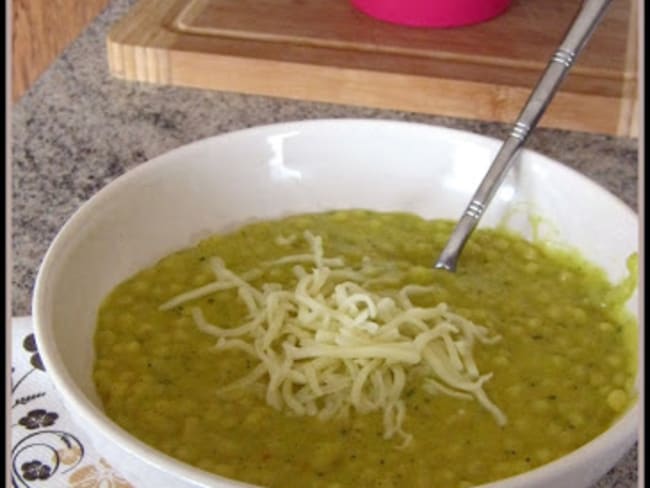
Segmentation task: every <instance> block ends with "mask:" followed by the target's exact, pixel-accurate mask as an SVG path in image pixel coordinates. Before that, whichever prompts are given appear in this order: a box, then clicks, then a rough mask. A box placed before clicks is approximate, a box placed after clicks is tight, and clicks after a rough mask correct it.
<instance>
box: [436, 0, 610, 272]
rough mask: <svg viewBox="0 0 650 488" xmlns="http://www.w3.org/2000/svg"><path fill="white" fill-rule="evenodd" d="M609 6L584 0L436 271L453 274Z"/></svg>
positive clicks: (607, 1)
mask: <svg viewBox="0 0 650 488" xmlns="http://www.w3.org/2000/svg"><path fill="white" fill-rule="evenodd" d="M611 2H612V0H585V1H584V2H583V3H582V6H581V8H580V11H579V12H578V14H577V15H576V17H575V19H574V20H573V23H572V24H571V27H570V28H569V31H568V33H567V34H566V36H565V38H564V41H563V42H562V44H560V47H559V48H558V49H557V51H556V52H555V54H553V57H552V58H551V60H550V61H549V63H548V66H547V67H546V70H545V71H544V74H543V75H542V77H541V78H540V79H539V81H538V82H537V86H536V87H535V89H534V90H533V92H532V94H531V95H530V97H529V98H528V101H527V102H526V105H524V108H523V109H522V111H521V113H520V114H519V118H518V119H517V122H516V123H515V125H514V127H513V128H512V130H511V131H510V134H509V136H508V138H507V139H506V140H505V141H504V143H503V145H502V146H501V149H500V150H499V152H498V154H497V155H496V157H495V158H494V161H493V162H492V164H491V166H490V168H489V169H488V172H487V173H486V175H485V177H484V178H483V181H481V184H480V185H479V187H478V189H477V190H476V193H474V196H473V197H472V200H471V201H470V203H469V205H468V206H467V208H466V209H465V212H464V213H463V215H462V217H461V218H460V220H459V221H458V223H457V224H456V228H455V229H454V231H453V232H452V234H451V236H450V237H449V240H448V241H447V244H446V245H445V248H444V249H443V250H442V253H441V254H440V257H439V258H438V261H437V262H436V264H435V268H438V269H445V270H447V271H452V272H453V271H456V263H457V261H458V258H459V256H460V253H461V251H462V250H463V247H464V246H465V243H466V242H467V239H468V238H469V236H470V234H471V233H472V232H473V231H474V228H475V227H476V225H477V224H478V221H479V219H480V218H481V215H482V214H483V211H484V210H485V208H486V207H487V206H488V204H489V203H490V200H492V197H493V196H494V194H495V193H496V191H497V189H498V188H499V186H500V185H501V183H502V182H503V179H504V178H505V176H506V173H507V172H508V169H509V168H510V166H511V165H512V163H513V161H514V160H515V157H516V156H517V154H518V153H519V151H520V150H521V148H522V147H523V145H524V144H525V142H526V140H527V139H528V135H529V134H530V132H531V130H533V129H534V128H535V126H536V125H537V122H538V121H539V119H540V118H541V117H542V115H543V114H544V112H545V111H546V107H548V105H549V104H550V103H551V100H552V99H553V96H554V95H555V92H556V91H557V89H558V87H559V86H560V84H561V83H562V81H563V80H564V78H565V76H566V75H567V73H568V72H569V70H570V69H571V66H572V65H573V62H574V61H575V59H576V57H577V56H578V54H579V53H580V51H582V48H583V47H584V46H585V44H586V43H587V40H588V39H589V37H590V36H591V34H592V33H593V31H594V30H595V28H596V26H597V25H598V23H599V22H600V20H601V19H602V17H603V14H604V13H605V10H606V9H607V7H608V6H609V4H610V3H611Z"/></svg>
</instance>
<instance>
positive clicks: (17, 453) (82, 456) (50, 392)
mask: <svg viewBox="0 0 650 488" xmlns="http://www.w3.org/2000/svg"><path fill="white" fill-rule="evenodd" d="M11 335H12V357H11V362H12V367H11V392H12V398H11V405H10V406H11V483H12V488H55V487H56V488H136V487H135V486H134V485H133V484H131V483H129V481H128V480H127V479H125V478H124V477H123V476H122V475H120V474H119V472H118V471H117V470H115V469H114V468H113V467H112V465H111V463H110V462H109V461H108V460H106V459H104V458H103V457H102V456H101V454H100V453H99V452H97V451H96V450H95V449H94V447H93V446H92V445H91V444H90V440H89V439H88V438H87V437H86V436H85V434H84V433H83V432H81V431H80V430H79V428H78V427H77V426H76V425H74V424H72V423H71V421H70V419H69V414H68V412H67V411H66V409H65V407H64V405H63V403H62V402H61V399H60V398H59V395H58V393H57V392H56V390H55V389H54V386H53V385H52V383H51V382H50V380H49V378H48V377H47V373H46V371H45V367H44V366H43V363H42V362H41V358H40V356H39V354H38V348H37V346H36V341H35V340H34V334H33V328H32V321H31V317H17V318H14V319H13V321H12V328H11Z"/></svg>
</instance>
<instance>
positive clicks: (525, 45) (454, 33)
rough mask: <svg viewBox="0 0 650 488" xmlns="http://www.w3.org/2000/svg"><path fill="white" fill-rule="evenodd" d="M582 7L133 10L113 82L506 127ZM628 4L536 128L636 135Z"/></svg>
mask: <svg viewBox="0 0 650 488" xmlns="http://www.w3.org/2000/svg"><path fill="white" fill-rule="evenodd" d="M579 3H580V0H545V1H544V2H539V1H538V0H514V2H513V5H512V7H511V9H510V10H509V11H508V12H507V13H506V14H505V15H503V16H501V17H499V18H497V19H495V20H493V21H490V22H486V23H483V24H478V25H476V26H470V27H466V28H462V29H447V30H437V29H412V28H406V27H401V26H395V25H391V24H386V23H382V22H378V21H376V20H374V19H371V18H369V17H366V16H365V15H363V14H361V13H360V12H358V11H356V10H355V9H354V8H352V7H351V6H350V5H349V4H348V3H347V2H346V1H344V0H336V1H327V2H326V1H323V0H239V1H237V2H232V1H230V0H156V1H154V0H140V2H139V3H138V4H137V5H136V6H135V7H134V8H133V10H132V11H131V12H129V14H128V15H127V16H126V17H125V18H123V19H121V21H120V22H118V23H117V24H116V25H115V26H114V27H113V29H112V30H111V31H110V33H109V37H108V46H109V48H108V54H109V56H108V57H109V66H110V69H111V72H112V73H113V74H114V75H115V76H118V77H120V78H123V79H127V80H137V81H148V82H153V83H162V84H176V85H184V86H192V87H199V88H208V89H217V90H224V91H233V92H241V93H250V94H261V95H270V96H279V97H287V98H294V99H306V100H316V101H325V102H333V103H344V104H351V105H363V106H371V107H378V108H389V109H398V110H406V111H416V112H424V113H432V114H437V115H447V116H454V117H463V118H473V119H481V120H490V121H501V122H513V121H514V119H515V118H516V116H517V114H518V112H519V110H520V108H521V106H522V105H523V103H524V102H525V100H526V98H527V96H528V94H529V93H530V90H531V89H532V87H533V85H534V83H535V82H536V81H537V79H538V77H539V76H540V74H541V71H542V70H543V69H544V67H545V65H546V63H547V61H548V59H549V58H550V56H551V54H552V53H553V51H554V50H555V48H556V47H557V44H558V43H559V41H560V40H561V38H562V36H563V34H564V32H565V30H566V29H567V27H568V26H569V24H570V23H571V20H572V18H573V16H574V14H575V12H576V11H577V9H578V6H579ZM636 18H637V17H636V3H635V0H619V1H617V2H614V3H613V4H612V7H610V10H609V11H608V13H607V15H606V17H605V19H604V21H603V23H602V24H601V26H600V27H599V29H598V30H597V31H596V33H595V34H594V36H593V37H592V39H591V41H590V43H589V45H588V46H587V48H586V49H585V52H584V53H582V55H581V57H580V58H579V59H578V62H577V63H576V66H575V67H574V68H573V70H572V72H571V74H570V76H569V77H568V78H567V80H566V81H565V83H564V84H563V86H562V89H561V91H560V93H558V95H557V96H556V99H555V100H554V102H553V103H552V104H551V106H550V107H549V110H548V111H547V113H546V114H545V116H544V117H543V119H542V120H541V122H540V125H541V126H546V127H557V128H562V129H570V130H581V131H586V132H598V133H607V134H617V135H624V136H636V127H637V124H636V114H637V111H636V108H635V107H636V100H637V67H636V60H637V56H636V52H637V51H636V49H637V47H636V43H637V31H636V23H637V20H636Z"/></svg>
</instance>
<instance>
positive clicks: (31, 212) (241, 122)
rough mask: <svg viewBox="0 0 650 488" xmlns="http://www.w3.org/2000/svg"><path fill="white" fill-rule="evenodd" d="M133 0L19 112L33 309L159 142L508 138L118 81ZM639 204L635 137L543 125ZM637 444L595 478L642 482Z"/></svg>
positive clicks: (18, 309)
mask: <svg viewBox="0 0 650 488" xmlns="http://www.w3.org/2000/svg"><path fill="white" fill-rule="evenodd" d="M133 3H134V1H133V0H114V1H113V2H112V3H111V4H110V5H109V7H108V8H107V9H106V11H104V12H103V13H102V14H101V15H100V16H99V17H98V18H97V19H96V20H95V21H94V22H93V23H92V24H91V25H90V26H89V27H88V29H86V31H85V32H84V33H83V34H82V35H81V36H80V37H79V38H78V39H77V40H76V41H75V42H74V43H73V44H72V45H71V46H70V47H69V48H68V49H67V50H66V51H65V52H64V53H63V55H62V56H61V57H60V58H59V59H57V60H56V62H55V63H54V64H53V65H52V66H51V67H50V68H49V69H48V70H47V71H46V72H45V73H44V74H43V76H42V77H41V78H40V79H39V80H38V82H37V83H36V84H35V85H34V86H33V87H32V89H31V90H30V91H29V92H28V93H27V94H26V95H25V96H24V97H23V98H22V99H21V100H19V102H18V103H17V104H16V105H15V106H14V107H13V114H12V125H11V130H12V141H13V148H12V154H13V162H12V186H13V194H12V203H11V208H12V219H11V221H12V227H13V228H12V251H13V266H12V312H13V315H28V314H30V313H31V307H30V301H31V292H32V289H33V285H34V279H35V276H36V272H37V270H38V266H39V264H40V262H41V260H42V258H43V256H44V254H45V251H46V249H47V247H48V245H49V244H50V242H51V241H52V239H53V238H54V236H55V235H56V233H57V231H58V230H59V229H60V227H61V226H62V225H63V224H64V222H65V221H66V220H67V219H68V218H69V217H70V215H71V214H72V213H73V212H74V211H75V210H76V209H77V208H78V207H79V206H80V205H81V204H82V203H83V202H84V201H85V200H87V199H88V198H90V197H91V196H92V195H93V194H94V193H96V192H97V191H98V190H99V189H100V188H102V187H103V186H105V185H106V184H108V183H109V182H111V181H112V180H114V179H115V178H116V177H117V176H119V175H120V174H122V173H124V172H125V171H127V170H129V169H131V168H134V167H135V166H137V165H139V164H140V163H142V162H144V161H147V160H148V159H151V158H152V157H154V156H157V155H159V154H161V153H163V152H166V151H168V150H170V149H173V148H175V147H178V146H180V145H183V144H187V143H189V142H192V141H195V140H197V139H201V138H204V137H208V136H213V135H217V134H220V133H224V132H228V131H232V130H236V129H241V128H245V127H250V126H254V125H260V124H268V123H273V122H281V121H291V120H300V119H314V118H337V117H363V118H384V119H394V120H406V121H416V122H424V123H430V124H435V125H441V126H446V127H452V128H457V129H463V130H468V131H472V132H476V133H480V134H484V135H488V136H493V137H498V138H503V137H504V136H505V135H506V133H507V131H508V126H506V125H504V124H497V123H486V122H478V121H468V120H460V119H452V118H446V117H433V116H428V115H422V114H415V113H405V112H396V111H388V110H375V109H368V108H359V107H348V106H341V105H330V104H322V103H311V102H297V101H290V100H284V99H277V98H275V99H274V98H267V97H260V96H246V95H239V94H232V93H220V92H213V91H202V90H195V89H187V88H178V87H161V86H153V85H143V84H135V83H129V82H122V81H119V80H116V79H113V78H111V76H110V75H109V73H108V70H107V66H106V55H105V44H104V39H105V35H106V31H107V29H108V27H109V26H110V25H111V24H112V23H113V22H114V21H116V20H117V19H118V18H120V17H121V16H122V15H124V14H125V13H126V12H127V10H128V8H129V7H130V6H131V5H132V4H133ZM527 147H528V148H531V149H535V150H537V151H539V152H541V153H544V154H546V155H548V156H550V157H552V158H555V159H558V160H560V161H562V162H564V163H566V164H568V165H569V166H571V167H573V168H575V169H577V170H579V171H581V172H582V173H584V174H585V175H587V176H588V177H590V178H592V179H593V180H595V181H597V182H598V183H600V184H601V185H603V186H604V187H606V188H607V189H609V190H610V191H611V192H612V193H614V194H615V195H617V196H618V197H620V198H621V199H622V200H623V201H625V202H626V203H627V204H628V205H630V206H631V207H632V208H635V209H636V208H637V141H636V140H632V139H625V138H617V137H610V136H604V135H593V134H584V133H577V132H566V131H560V130H549V129H538V130H537V131H535V132H534V133H533V134H532V135H531V137H530V140H529V142H528V144H527ZM637 479H638V476H637V449H636V447H635V448H633V449H632V450H631V451H630V452H629V453H627V454H626V455H625V457H624V458H623V459H622V460H621V461H620V462H619V463H618V464H617V466H616V467H615V468H614V469H613V470H612V471H610V472H609V473H608V474H607V475H606V476H605V477H604V478H603V479H602V480H600V481H599V482H598V483H597V484H596V485H595V487H597V488H605V487H607V488H610V487H616V488H630V487H634V486H637V483H638V482H637Z"/></svg>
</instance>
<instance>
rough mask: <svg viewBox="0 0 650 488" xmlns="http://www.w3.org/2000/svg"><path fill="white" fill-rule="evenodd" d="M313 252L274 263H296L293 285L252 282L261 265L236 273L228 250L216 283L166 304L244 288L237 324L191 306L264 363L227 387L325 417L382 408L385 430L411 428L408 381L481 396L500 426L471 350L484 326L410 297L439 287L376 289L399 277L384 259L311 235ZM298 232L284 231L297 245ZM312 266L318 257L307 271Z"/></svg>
mask: <svg viewBox="0 0 650 488" xmlns="http://www.w3.org/2000/svg"><path fill="white" fill-rule="evenodd" d="M304 237H305V240H306V241H307V243H308V244H309V247H310V252H307V253H304V254H297V255H289V256H285V257H283V258H280V259H278V260H276V261H273V262H269V263H265V266H267V267H269V266H281V265H290V264H291V265H293V268H292V270H293V273H294V275H295V277H296V279H297V282H296V284H295V287H294V288H293V289H285V288H283V287H282V286H281V285H279V284H277V283H267V284H265V285H263V286H262V287H261V289H259V288H256V287H254V286H253V285H251V284H250V282H249V281H252V280H253V279H255V278H257V277H259V276H261V275H262V271H261V270H252V271H250V272H248V273H245V274H244V275H241V276H240V275H237V274H235V273H233V272H232V271H231V270H229V269H228V268H227V267H226V265H225V263H224V262H223V261H222V260H221V259H219V258H216V257H214V258H211V259H210V261H209V263H210V266H211V268H212V271H213V272H214V274H215V276H216V281H214V282H213V283H210V284H208V285H205V286H202V287H200V288H197V289H195V290H191V291H189V292H186V293H183V294H181V295H178V296H177V297H174V298H172V299H171V300H169V301H168V302H166V303H164V304H163V305H161V307H160V309H161V310H169V309H171V308H174V307H176V306H178V305H180V304H182V303H186V302H188V301H191V300H195V299H197V298H201V297H203V296H207V295H209V294H212V293H215V292H218V291H220V290H226V289H236V290H237V293H238V297H239V299H241V300H242V302H243V303H244V304H245V306H246V308H247V310H248V314H249V316H248V317H247V319H246V322H244V323H243V324H240V325H238V326H236V327H233V328H221V327H217V326H215V325H213V324H210V323H209V322H208V321H207V320H206V319H205V317H204V315H203V313H202V311H201V309H200V308H199V307H192V308H191V314H192V317H193V319H194V322H195V323H196V325H197V327H198V328H199V329H200V330H201V331H203V332H205V333H206V334H210V335H213V336H215V337H216V338H217V342H216V344H215V346H214V347H215V349H217V350H226V349H238V350H241V351H243V352H245V353H246V354H249V355H251V356H252V357H254V358H255V359H256V360H258V361H259V363H258V364H257V366H256V367H255V368H254V369H253V370H252V371H251V372H250V373H249V374H247V375H246V376H244V377H242V378H240V379H238V380H237V381H235V382H233V383H231V384H230V385H227V386H226V387H224V388H222V389H221V390H220V392H221V393H223V392H226V391H229V390H233V389H238V388H245V387H251V386H252V385H257V386H258V387H259V388H260V389H262V390H263V391H265V394H266V402H267V403H268V404H269V405H270V406H272V407H274V408H276V409H278V410H283V411H290V412H293V413H294V414H296V415H311V416H316V417H317V418H319V419H321V420H326V419H330V418H333V417H335V416H347V415H349V413H350V411H351V410H355V411H357V412H359V413H368V412H373V411H382V412H383V427H384V438H385V439H391V438H393V437H395V436H397V437H399V438H401V439H402V443H401V446H400V447H406V446H407V445H408V444H409V443H410V442H411V439H412V436H411V435H410V434H408V433H407V432H405V431H404V430H403V428H402V425H403V422H404V419H405V416H406V406H405V402H404V399H403V398H402V395H403V393H404V391H405V388H406V385H407V383H411V382H412V384H414V385H416V386H420V387H421V388H422V389H423V390H424V391H426V392H428V393H430V394H433V395H435V394H443V395H449V396H453V397H458V398H463V399H468V400H471V399H476V400H477V401H478V402H479V403H480V404H481V405H482V406H483V407H484V408H485V409H486V410H487V411H488V412H490V413H491V414H492V415H493V417H494V418H495V420H496V422H497V423H498V424H499V425H504V424H505V423H506V417H505V415H504V414H503V413H502V412H501V410H500V409H499V408H498V407H497V406H496V405H495V404H494V403H492V402H491V401H490V399H489V398H488V396H487V395H486V393H485V391H484V390H483V385H484V383H485V382H486V381H488V380H489V379H490V378H491V376H492V374H491V373H488V374H480V372H479V371H478V369H477V366H476V364H475V362H474V359H473V356H472V350H473V346H474V344H475V343H476V341H478V342H480V343H483V344H492V343H494V342H496V341H498V340H499V339H500V338H499V337H498V336H493V337H490V336H489V334H488V330H487V329H486V328H485V327H482V326H479V325H476V324H474V323H472V322H471V321H469V320H467V319H465V318H463V317H462V316H460V315H458V314H455V313H453V312H451V311H450V310H449V308H448V307H447V305H446V304H444V303H441V304H438V305H437V306H435V307H431V308H423V307H417V306H414V305H413V303H412V302H411V298H410V297H411V296H413V295H417V294H421V293H427V292H431V291H432V290H433V288H432V287H425V286H419V285H407V286H404V287H402V288H401V289H399V290H393V291H385V292H382V293H375V292H371V291H369V289H368V287H369V286H370V285H371V284H372V283H374V284H377V283H379V282H381V281H382V279H383V280H384V281H385V282H386V283H391V282H393V283H394V282H395V281H396V279H395V277H394V276H393V277H390V276H389V277H387V278H377V277H376V274H377V269H378V268H377V267H376V266H372V265H371V263H369V260H368V259H364V261H363V266H362V267H361V268H360V269H353V268H352V267H349V266H346V265H345V262H344V260H343V259H342V258H340V257H335V258H326V257H325V256H324V253H323V245H322V239H321V237H319V236H314V235H313V234H312V233H310V232H308V231H307V232H305V233H304ZM294 240H295V238H286V239H285V238H283V237H281V236H280V237H279V238H278V239H277V240H276V243H278V244H279V245H288V244H290V243H291V242H293V241H294ZM303 265H309V268H310V269H306V268H305V267H304V266H303Z"/></svg>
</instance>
